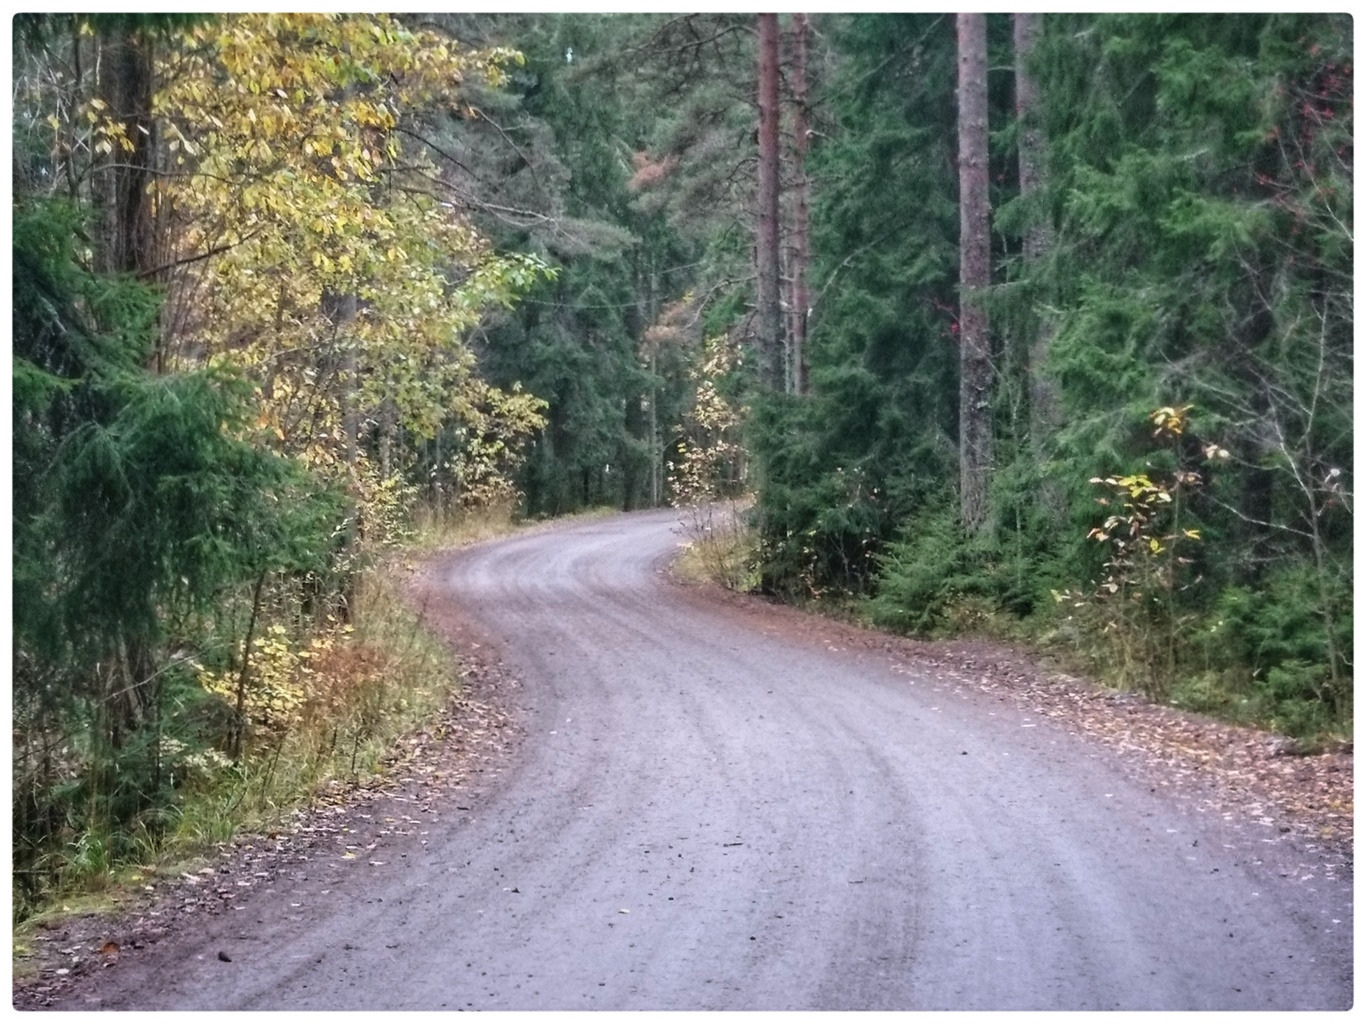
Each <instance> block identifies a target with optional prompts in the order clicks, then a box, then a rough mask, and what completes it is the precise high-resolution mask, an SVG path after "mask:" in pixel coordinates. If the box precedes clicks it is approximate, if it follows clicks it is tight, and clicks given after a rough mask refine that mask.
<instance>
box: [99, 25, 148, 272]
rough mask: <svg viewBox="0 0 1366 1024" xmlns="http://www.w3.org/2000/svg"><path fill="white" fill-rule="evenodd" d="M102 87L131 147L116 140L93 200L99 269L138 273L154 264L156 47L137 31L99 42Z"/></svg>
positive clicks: (112, 115) (110, 34)
mask: <svg viewBox="0 0 1366 1024" xmlns="http://www.w3.org/2000/svg"><path fill="white" fill-rule="evenodd" d="M97 88H98V91H99V94H100V98H101V99H103V101H104V102H105V103H106V104H107V108H106V111H105V113H107V115H108V116H109V117H110V118H111V119H112V120H113V121H115V122H117V123H118V124H120V125H121V126H122V128H123V137H124V138H125V139H126V140H127V141H128V143H129V144H130V145H131V146H132V148H131V149H125V148H123V146H121V145H119V144H118V143H117V142H115V144H114V147H113V149H112V150H111V151H110V152H109V153H108V154H106V155H105V158H104V160H103V161H102V163H101V166H100V170H99V172H98V177H97V178H96V182H97V184H96V186H95V189H94V199H95V203H96V205H97V207H98V208H99V214H100V244H99V247H98V254H97V257H96V258H97V266H98V268H99V269H100V270H101V271H103V272H105V273H113V274H136V273H138V272H139V271H143V270H147V269H149V268H151V267H152V266H154V260H153V258H152V257H153V251H152V250H153V245H152V243H153V239H152V225H151V216H150V204H149V203H148V201H147V185H148V182H149V181H150V180H151V166H152V152H153V149H152V138H153V137H152V131H153V124H152V113H151V111H152V44H151V40H150V39H148V38H146V37H145V36H144V35H142V34H140V33H137V32H130V31H118V32H112V31H111V32H107V33H105V34H104V35H102V36H101V38H100V54H99V70H98V76H97Z"/></svg>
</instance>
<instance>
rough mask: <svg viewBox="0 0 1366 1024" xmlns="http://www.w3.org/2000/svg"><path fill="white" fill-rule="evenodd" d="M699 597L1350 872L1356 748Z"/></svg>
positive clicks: (996, 660) (978, 647)
mask: <svg viewBox="0 0 1366 1024" xmlns="http://www.w3.org/2000/svg"><path fill="white" fill-rule="evenodd" d="M680 586H681V587H682V588H683V589H684V591H685V592H686V593H688V594H691V595H693V596H694V597H695V598H696V599H697V600H701V601H710V602H722V603H725V604H727V605H728V606H730V607H732V608H734V609H735V610H736V611H739V612H743V613H744V614H746V615H748V616H751V617H754V618H755V619H756V620H757V621H758V624H759V626H760V628H763V629H766V630H768V631H770V632H782V633H784V634H785V635H789V636H791V637H792V638H793V639H796V640H802V641H805V642H815V643H819V644H822V645H823V646H825V647H827V648H830V647H835V648H839V647H844V648H848V649H853V650H863V651H867V652H877V653H880V654H882V655H885V656H888V657H890V658H891V660H892V662H893V665H894V666H896V667H899V668H900V669H901V670H902V671H904V672H907V673H915V674H917V675H922V676H929V677H932V678H934V679H936V680H938V681H939V682H940V683H941V684H943V685H946V686H947V687H948V688H950V689H951V690H952V691H955V692H967V691H975V692H980V693H988V694H991V695H993V696H995V697H997V698H998V699H1000V700H1004V701H1009V702H1010V703H1012V704H1013V705H1015V706H1017V707H1019V708H1021V709H1023V710H1027V711H1030V712H1032V713H1033V714H1036V715H1038V716H1039V717H1040V719H1048V720H1050V721H1052V722H1053V723H1055V724H1057V725H1058V726H1060V727H1061V728H1063V729H1065V730H1067V731H1069V732H1072V733H1082V734H1085V735H1086V736H1089V737H1091V738H1093V739H1095V740H1097V741H1099V742H1101V743H1103V744H1105V745H1106V746H1108V747H1110V748H1112V749H1113V750H1114V751H1116V753H1117V754H1118V755H1119V760H1120V762H1121V763H1122V764H1124V765H1125V766H1126V768H1127V769H1128V770H1129V772H1130V774H1131V775H1132V776H1133V777H1135V778H1138V779H1141V780H1143V781H1144V782H1145V783H1146V784H1148V785H1150V786H1160V787H1164V788H1167V789H1168V790H1170V791H1172V792H1174V793H1179V794H1181V795H1183V796H1187V797H1190V798H1193V799H1194V800H1195V802H1196V803H1197V805H1198V806H1199V807H1200V808H1202V809H1203V810H1205V811H1208V812H1210V813H1215V814H1218V815H1219V816H1220V817H1221V818H1223V819H1224V820H1225V821H1229V822H1233V823H1236V824H1239V825H1244V826H1251V827H1253V828H1255V829H1258V830H1262V831H1264V832H1265V836H1264V837H1263V838H1264V839H1266V840H1268V841H1275V842H1280V841H1282V840H1294V841H1296V842H1297V843H1298V844H1299V845H1300V848H1301V849H1302V850H1303V851H1304V852H1305V853H1307V854H1312V855H1314V856H1315V857H1316V858H1318V859H1320V860H1321V861H1322V862H1323V865H1324V867H1325V869H1326V871H1327V872H1328V873H1330V874H1331V873H1338V872H1343V873H1349V872H1350V871H1351V868H1352V835H1353V828H1352V825H1353V804H1352V802H1353V754H1352V744H1351V743H1350V742H1349V743H1344V744H1340V745H1339V746H1338V748H1337V749H1332V750H1328V751H1325V752H1321V753H1315V754H1307V755H1301V754H1299V753H1298V747H1297V745H1296V744H1295V743H1294V741H1292V740H1290V739H1289V738H1288V737H1284V736H1278V735H1275V734H1273V733H1268V732H1265V731H1262V730H1258V729H1252V728H1246V727H1242V726H1236V725H1228V724H1225V723H1222V722H1219V721H1217V720H1215V719H1212V718H1209V717H1207V716H1204V715H1198V714H1194V713H1191V712H1185V711H1181V710H1179V709H1177V708H1173V707H1169V706H1166V705H1161V704H1155V703H1153V702H1151V701H1149V700H1147V699H1146V698H1144V697H1143V696H1142V695H1140V694H1137V693H1132V692H1127V691H1117V690H1111V689H1106V688H1104V687H1101V686H1099V685H1098V684H1095V683H1093V682H1090V681H1088V680H1085V679H1081V678H1078V677H1076V676H1073V675H1069V674H1067V673H1064V672H1058V671H1055V670H1052V669H1050V668H1049V667H1048V666H1047V665H1046V664H1045V663H1044V662H1043V661H1041V660H1039V659H1036V658H1033V657H1031V656H1029V655H1027V654H1024V653H1022V652H1021V651H1019V650H1016V649H1013V648H1011V647H1009V646H1007V645H1004V644H998V643H993V642H988V641H977V640H957V641H924V640H912V639H909V638H906V637H899V636H894V635H891V634H887V633H882V632H877V631H875V630H871V629H864V628H861V627H857V626H852V625H849V624H847V623H843V622H839V621H836V620H834V619H817V620H816V621H817V622H818V623H819V625H818V626H815V627H813V625H812V622H813V617H812V615H811V614H810V613H807V612H803V611H800V610H797V609H794V608H791V607H787V606H784V605H780V604H776V603H774V602H771V601H768V600H765V599H763V598H759V597H753V596H748V595H742V594H736V593H733V592H730V591H726V590H722V589H721V588H719V587H715V586H712V585H697V584H688V583H681V584H680Z"/></svg>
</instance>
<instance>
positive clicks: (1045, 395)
mask: <svg viewBox="0 0 1366 1024" xmlns="http://www.w3.org/2000/svg"><path fill="white" fill-rule="evenodd" d="M1042 31H1043V15H1041V14H1017V15H1015V117H1016V120H1017V121H1018V122H1019V126H1020V142H1019V152H1020V196H1021V198H1023V199H1025V200H1026V201H1029V200H1030V199H1034V200H1035V201H1036V202H1037V201H1038V199H1039V197H1040V196H1041V194H1042V192H1043V188H1044V167H1043V162H1044V137H1043V130H1042V128H1040V126H1039V123H1038V110H1037V107H1038V102H1039V91H1038V87H1037V85H1036V84H1035V82H1034V79H1033V78H1032V77H1031V76H1030V74H1029V68H1028V61H1029V56H1030V54H1031V53H1032V52H1033V50H1034V44H1035V43H1036V42H1037V40H1038V38H1039V34H1040V33H1041V32H1042ZM1052 242H1053V230H1052V225H1051V224H1050V223H1049V221H1048V218H1047V216H1046V215H1045V214H1044V213H1043V212H1042V211H1035V212H1034V213H1033V215H1032V216H1031V219H1030V223H1029V226H1028V227H1027V228H1026V229H1025V237H1024V259H1025V265H1026V271H1027V272H1028V271H1030V270H1032V269H1033V268H1034V265H1035V264H1037V263H1038V262H1039V260H1041V259H1042V258H1043V256H1044V254H1045V253H1046V252H1048V249H1049V247H1050V246H1051V245H1052ZM1054 329H1055V328H1054V324H1053V323H1052V321H1051V320H1050V319H1049V317H1048V315H1047V314H1046V313H1045V314H1041V319H1040V320H1039V322H1038V323H1035V324H1033V325H1032V327H1031V330H1032V334H1030V335H1029V338H1028V351H1027V361H1026V365H1027V367H1028V380H1029V441H1030V449H1031V451H1032V453H1033V457H1034V462H1035V465H1036V466H1037V467H1039V468H1040V470H1042V467H1043V464H1044V462H1045V461H1046V460H1047V454H1046V448H1047V444H1048V440H1049V439H1050V438H1051V437H1052V436H1053V434H1054V433H1056V431H1057V429H1058V426H1059V424H1060V423H1061V422H1062V414H1061V410H1060V406H1059V400H1058V386H1057V384H1056V382H1055V381H1054V380H1053V379H1052V378H1051V377H1049V376H1047V375H1046V374H1045V373H1044V365H1045V363H1046V361H1047V358H1048V347H1049V345H1050V344H1051V342H1052V340H1053V334H1054ZM1042 497H1043V502H1044V506H1045V508H1046V510H1047V511H1048V512H1049V514H1050V515H1052V516H1053V517H1054V518H1057V517H1059V516H1061V515H1062V512H1063V509H1062V503H1063V499H1062V495H1061V492H1060V490H1059V488H1058V487H1057V485H1056V484H1046V485H1045V487H1044V490H1043V495H1042Z"/></svg>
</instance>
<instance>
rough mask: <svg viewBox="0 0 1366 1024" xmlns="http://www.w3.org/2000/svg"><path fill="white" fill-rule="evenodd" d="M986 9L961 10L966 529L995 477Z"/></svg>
mask: <svg viewBox="0 0 1366 1024" xmlns="http://www.w3.org/2000/svg"><path fill="white" fill-rule="evenodd" d="M987 173H988V168H987V32H986V15H984V14H960V15H958V181H959V213H960V225H961V227H960V235H959V267H960V271H959V300H958V301H959V316H958V324H959V346H960V352H959V366H960V378H959V390H958V450H959V466H960V488H961V489H960V495H959V500H960V509H961V513H962V518H963V524H964V526H965V527H966V529H967V530H968V531H969V532H972V533H975V532H977V531H979V530H980V529H981V528H982V527H983V525H984V524H985V523H986V520H987V508H988V503H987V491H988V486H989V484H990V477H991V459H992V443H991V441H992V437H991V390H992V375H993V370H992V362H991V337H990V334H989V332H988V328H987V318H986V312H985V310H984V309H983V308H982V302H981V296H980V294H979V292H980V290H981V289H983V288H985V287H986V286H987V285H989V284H990V283H991V240H990V235H989V228H990V217H991V210H990V203H989V197H988V194H987V184H988V183H987Z"/></svg>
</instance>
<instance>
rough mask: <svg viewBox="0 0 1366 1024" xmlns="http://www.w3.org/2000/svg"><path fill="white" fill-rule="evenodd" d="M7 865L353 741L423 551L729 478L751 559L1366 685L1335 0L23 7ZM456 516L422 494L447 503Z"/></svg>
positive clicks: (1173, 650) (317, 766)
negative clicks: (1080, 6) (1103, 11)
mask: <svg viewBox="0 0 1366 1024" xmlns="http://www.w3.org/2000/svg"><path fill="white" fill-rule="evenodd" d="M13 67H14V81H13V83H12V96H13V177H14V207H13V214H12V216H13V250H14V257H13V258H14V264H13V265H14V275H13V309H14V313H13V336H14V340H13V357H12V365H13V423H12V430H13V458H14V471H13V484H14V487H13V493H14V528H13V571H14V583H13V594H14V608H15V613H14V624H13V633H14V645H13V676H14V706H13V724H14V736H15V742H14V749H13V784H14V802H13V806H14V835H15V844H16V849H15V861H14V870H15V873H16V874H15V879H16V890H15V891H16V900H15V906H16V915H18V916H20V917H22V916H25V915H27V914H30V913H33V912H34V911H35V910H36V909H38V908H40V907H41V906H42V905H43V903H44V901H45V900H46V899H49V898H50V897H51V895H52V894H53V893H56V892H62V891H67V890H69V889H70V888H71V887H72V886H80V885H86V886H91V885H97V884H103V883H104V881H106V880H108V879H110V878H112V877H113V875H114V874H115V873H116V872H117V871H118V870H120V865H127V864H137V863H140V862H141V861H145V860H146V859H148V858H149V857H150V856H152V854H153V853H155V852H157V851H165V850H166V849H170V848H176V844H185V845H186V846H188V847H192V846H193V844H194V843H204V842H212V841H215V840H217V839H221V838H223V837H224V836H225V835H226V834H228V833H229V832H230V830H231V828H233V827H236V825H237V824H240V822H241V821H242V820H244V815H247V814H248V812H250V813H253V814H257V815H260V816H268V815H269V814H270V813H274V812H276V811H278V810H279V808H280V807H282V806H286V805H287V804H288V802H289V801H290V800H297V799H301V798H317V795H318V793H319V792H320V787H323V786H324V785H325V783H326V780H327V779H329V778H334V777H350V778H357V777H359V776H360V775H362V774H364V773H365V772H366V771H373V770H377V768H376V766H378V765H379V764H380V763H381V759H382V758H383V757H384V756H386V755H385V753H384V751H385V750H386V749H387V744H388V743H389V742H390V740H391V739H392V738H393V736H394V735H395V734H396V733H399V732H401V731H402V729H403V728H405V727H407V725H408V724H410V723H411V722H413V721H415V720H417V719H419V718H420V717H421V716H422V715H423V714H426V713H428V712H429V711H430V709H431V708H432V707H436V706H439V704H440V701H441V699H442V698H443V694H444V693H446V692H447V691H448V690H449V688H450V687H451V686H453V685H455V680H454V679H453V678H448V676H450V670H449V667H448V666H447V667H445V668H442V667H441V666H442V665H443V664H444V663H443V662H442V658H441V656H440V654H439V652H435V651H433V650H431V649H430V648H429V647H427V646H424V644H426V643H427V641H425V640H423V639H422V637H421V636H420V632H421V631H420V629H419V628H418V625H417V624H416V623H414V622H412V621H411V620H410V619H409V618H405V617H404V616H405V614H406V613H405V612H404V611H403V610H402V607H401V604H402V603H401V602H400V601H398V600H397V599H396V598H395V596H394V594H393V592H392V588H391V587H389V586H388V584H386V582H385V580H386V579H387V576H386V572H385V571H383V566H384V565H385V564H386V560H389V561H391V560H392V558H393V556H394V553H395V552H401V551H403V550H404V549H405V545H410V544H411V543H412V541H413V537H414V536H415V535H417V536H429V537H430V536H431V535H432V531H437V532H439V531H440V530H441V529H442V528H445V527H450V526H451V525H452V524H457V523H460V522H467V521H470V520H471V519H478V518H480V517H484V518H487V517H489V516H491V515H493V514H495V513H498V514H504V515H512V516H514V517H542V516H552V515H561V514H565V513H571V512H576V511H580V510H584V509H590V508H595V507H600V506H604V505H607V506H614V507H617V508H622V509H633V508H641V507H649V506H655V505H661V504H665V503H669V502H674V503H676V504H681V505H688V506H690V507H702V506H704V505H706V504H707V503H710V502H713V501H717V500H727V499H729V500H737V501H738V506H737V507H739V508H742V509H743V510H744V512H743V517H742V525H743V529H740V530H735V531H721V530H718V531H717V532H716V534H715V535H714V536H712V537H710V539H708V538H704V537H701V536H699V538H698V540H699V543H702V542H705V543H711V544H718V545H719V544H725V545H729V546H730V548H731V550H730V551H729V552H728V558H727V559H726V560H723V562H724V564H738V565H739V566H740V570H739V571H738V572H735V573H733V574H731V575H730V579H729V582H730V583H731V584H732V585H736V586H743V587H746V588H749V589H754V590H756V591H761V592H763V593H766V594H769V595H773V596H777V597H781V598H783V599H786V600H793V601H808V602H816V603H820V604H823V605H826V606H828V607H831V608H834V609H838V610H839V611H841V612H842V613H852V614H856V615H860V616H866V617H868V618H869V619H871V620H872V621H874V622H876V623H878V624H881V625H884V626H888V627H891V628H895V629H899V630H904V631H908V632H913V633H917V634H922V635H939V634H959V633H974V632H975V633H982V634H987V635H994V636H998V637H1006V638H1011V639H1016V640H1028V641H1030V642H1032V643H1034V644H1036V645H1039V646H1040V647H1042V648H1044V649H1047V650H1050V651H1052V652H1054V653H1055V654H1057V655H1058V656H1060V657H1066V658H1068V659H1070V660H1071V661H1072V662H1073V663H1078V664H1080V665H1081V666H1082V667H1083V668H1085V669H1086V670H1088V671H1090V672H1092V673H1094V674H1096V675H1098V676H1099V677H1101V678H1103V679H1104V680H1106V681H1108V682H1111V683H1114V684H1117V685H1124V686H1129V687H1134V688H1138V689H1141V690H1143V691H1145V692H1146V693H1147V694H1148V695H1149V696H1151V697H1153V698H1155V699H1161V700H1165V701H1170V702H1172V703H1175V704H1177V705H1179V706H1182V707H1186V708H1190V709H1194V710H1201V711H1210V712H1215V713H1218V714H1221V715H1223V716H1225V717H1228V718H1232V719H1235V720H1241V721H1246V722H1254V723H1258V724H1261V725H1265V726H1269V727H1273V728H1275V729H1278V730H1280V731H1282V732H1286V733H1291V734H1294V735H1296V736H1300V737H1305V738H1306V739H1307V740H1313V739H1314V738H1315V737H1323V736H1326V735H1329V734H1342V733H1348V734H1349V733H1350V730H1351V722H1352V657H1353V654H1352V526H1353V522H1352V502H1353V465H1352V451H1353V446H1352V415H1351V408H1352V315H1353V314H1352V301H1353V289H1352V282H1353V244H1352V230H1353V229H1352V163H1353V132H1352V117H1353V107H1352V90H1353V55H1352V24H1351V19H1350V17H1348V16H1345V15H1307V14H1306V15H1293V14H1265V15H1181V14H1162V15H1047V16H1041V15H1015V16H1010V15H986V16H957V17H955V16H953V15H912V14H882V15H867V14H863V15H812V16H809V17H808V16H805V15H781V16H775V15H749V14H700V15H684V16H666V15H611V16H607V15H585V14H501V15H493V14H487V15H476V14H449V15H445V14H443V15H435V14H424V15H412V16H396V17H386V16H378V15H375V16H371V15H337V16H327V15H245V14H244V15H223V16H216V17H204V16H194V15H186V16H180V15H176V16H172V15H146V16H134V15H114V14H109V15H88V16H71V15H43V16H28V15H21V16H18V17H17V18H16V20H15V22H14V64H13ZM424 531H426V532H425V533H424Z"/></svg>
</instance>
